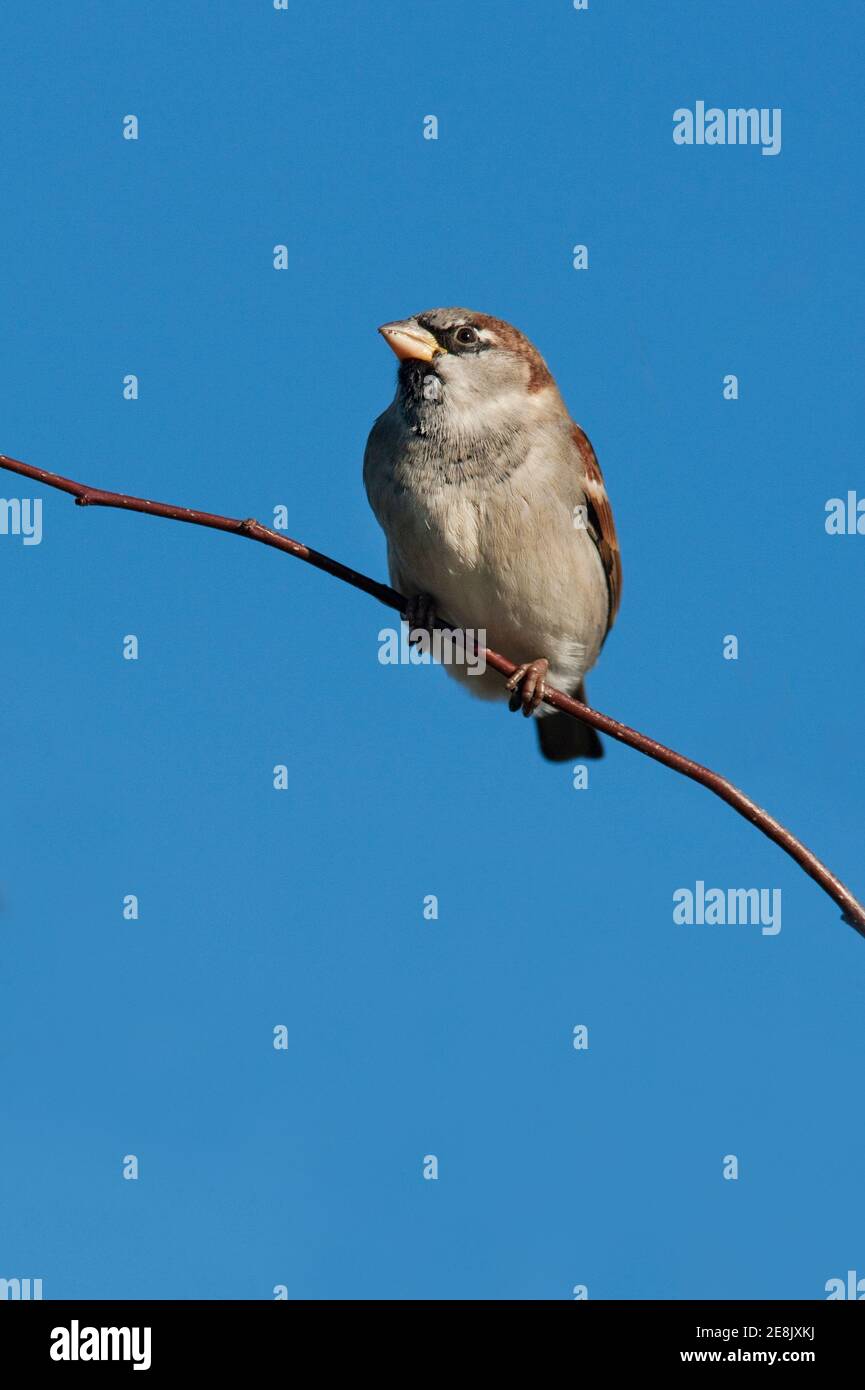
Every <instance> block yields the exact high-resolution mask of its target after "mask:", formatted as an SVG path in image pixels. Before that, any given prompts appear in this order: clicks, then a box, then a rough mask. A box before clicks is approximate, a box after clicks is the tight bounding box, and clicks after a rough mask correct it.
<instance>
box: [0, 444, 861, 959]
mask: <svg viewBox="0 0 865 1390" xmlns="http://www.w3.org/2000/svg"><path fill="white" fill-rule="evenodd" d="M0 468H5V469H7V470H8V471H9V472H10V473H20V474H21V475H22V476H23V477H25V478H31V479H33V481H34V482H37V483H43V484H44V485H45V486H46V487H53V488H58V489H59V490H60V491H61V492H68V493H70V494H71V495H72V496H73V497H74V498H75V501H76V503H77V504H78V505H79V506H81V507H119V508H120V509H121V510H123V511H128V512H144V513H145V514H146V515H148V516H162V517H166V518H167V519H168V520H169V521H186V522H189V523H190V524H191V525H193V526H209V527H210V528H211V529H212V530H214V531H229V532H231V533H232V534H234V535H236V536H246V537H247V538H248V539H249V540H252V541H260V542H261V544H262V545H270V546H273V548H274V549H275V550H284V551H286V552H287V553H288V554H289V555H293V556H294V557H295V559H297V560H304V561H305V562H306V563H307V564H308V565H314V566H315V568H316V569H320V570H324V571H325V573H326V574H332V575H333V576H334V578H336V579H341V580H343V582H344V583H346V584H351V585H353V587H354V588H355V589H362V590H363V592H364V593H365V594H370V595H371V596H372V597H373V598H377V599H378V600H379V601H380V602H381V603H384V604H386V605H387V607H388V608H394V609H396V611H397V612H398V613H404V612H405V609H406V600H405V598H404V597H403V595H402V594H398V593H397V592H396V590H395V589H390V588H388V586H387V585H386V584H379V583H378V582H377V581H376V580H375V579H370V578H368V576H367V575H365V574H359V573H358V572H357V570H353V569H349V567H348V566H347V565H341V564H340V563H339V561H338V560H332V559H331V558H330V556H328V555H322V554H321V552H320V551H318V550H311V549H310V548H309V546H308V545H303V543H302V542H301V541H295V540H292V539H291V538H290V537H289V536H282V535H279V533H278V532H276V531H271V530H269V529H268V528H267V527H266V526H262V525H261V523H260V522H258V521H255V520H254V519H252V518H250V519H248V520H246V521H239V520H237V519H236V518H234V517H230V516H218V515H216V514H214V513H212V512H200V511H196V510H195V509H194V508H192V507H175V506H172V505H171V504H170V503H167V502H150V501H148V500H147V499H146V498H144V497H128V496H126V495H124V494H123V493H120V492H105V491H104V490H103V489H102V488H95V487H87V486H86V485H85V484H84V483H76V482H73V481H72V479H71V478H62V477H61V476H60V475H59V474H58V473H49V472H48V471H47V470H46V469H44V468H34V467H33V466H32V465H31V464H29V463H20V462H19V461H18V460H17V459H12V458H7V457H6V455H5V454H0ZM480 650H481V651H482V653H483V656H484V658H485V660H486V662H487V665H489V666H492V667H493V669H494V670H495V671H499V672H500V673H501V675H503V676H506V677H507V676H512V675H513V674H514V672H515V671H516V669H517V667H516V666H515V664H514V662H512V661H509V660H508V658H507V657H506V656H502V655H500V653H499V652H494V651H492V650H491V649H490V648H489V647H487V648H484V649H480ZM544 699H545V700H546V703H547V704H548V705H552V706H553V708H554V709H558V710H562V711H563V713H565V714H570V715H573V716H574V718H575V719H581V720H582V722H583V723H584V724H591V725H592V726H593V727H594V728H595V729H599V730H600V731H601V733H604V734H608V735H609V736H610V738H614V739H617V740H618V742H619V743H626V744H628V746H629V747H630V748H636V749H637V751H638V752H640V753H645V754H646V756H647V757H649V758H654V759H655V761H656V762H659V763H664V764H665V765H666V766H667V767H671V768H673V770H674V771H675V772H680V773H681V774H682V775H683V776H684V777H690V778H691V779H692V781H694V782H700V783H701V784H702V785H703V786H704V787H708V789H709V791H712V792H714V793H715V795H716V796H719V797H720V798H721V800H722V801H726V802H727V804H728V806H732V807H733V810H734V811H738V813H739V815H740V816H744V817H745V820H747V821H750V823H751V824H752V825H754V826H756V828H757V829H758V830H762V832H763V834H764V835H767V836H768V837H769V839H770V840H774V841H775V844H776V845H780V847H781V849H783V850H784V852H785V853H786V854H789V855H790V858H791V859H795V861H796V863H797V864H798V865H799V867H800V868H802V869H804V870H805V873H806V874H809V875H810V877H811V878H813V879H814V881H815V883H818V884H819V885H820V887H821V888H822V889H823V891H824V892H826V893H828V894H829V897H830V898H832V899H833V900H834V901H835V902H836V903H837V904H838V906H839V907H840V908H841V915H842V917H843V919H844V921H845V922H847V923H848V924H849V925H850V926H851V927H854V928H855V929H856V931H858V932H859V933H860V935H861V936H863V937H865V907H863V905H862V903H860V902H859V901H858V900H857V899H856V898H854V896H853V894H852V893H851V892H850V890H849V888H846V887H845V885H844V884H843V883H842V882H841V880H840V879H839V878H837V877H836V875H835V874H833V873H832V872H831V870H830V869H828V868H827V867H826V865H825V864H823V863H821V861H820V860H819V859H818V858H817V856H816V855H815V854H812V853H811V851H810V850H809V849H807V848H806V846H805V845H803V844H802V842H801V840H797V839H796V837H795V835H793V834H791V832H790V831H789V830H787V828H786V827H785V826H783V825H781V823H780V821H777V820H775V818H774V816H770V815H769V813H768V812H767V811H764V810H763V808H762V807H761V806H758V805H757V804H756V802H754V801H752V800H751V798H750V797H748V796H745V794H744V792H741V791H740V790H739V788H738V787H735V786H734V785H733V783H732V782H728V781H727V779H726V777H721V776H720V774H719V773H717V772H712V770H711V769H710V768H708V767H703V766H702V765H701V764H700V763H695V762H694V761H693V760H692V759H691V758H685V757H683V755H682V754H681V753H677V752H675V750H674V749H672V748H667V747H665V746H664V744H663V743H658V742H657V741H656V740H655V739H653V738H649V737H648V736H647V735H646V734H641V733H638V732H637V730H636V729H630V728H629V727H628V726H627V724H620V723H619V721H618V720H617V719H611V718H610V716H609V715H608V714H601V712H600V710H596V709H591V708H590V707H589V706H588V705H584V704H582V703H581V702H580V701H579V700H574V699H572V698H571V696H570V695H565V694H563V692H562V691H561V690H554V689H552V688H551V687H548V688H547V690H546V694H545V696H544Z"/></svg>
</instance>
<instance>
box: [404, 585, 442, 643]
mask: <svg viewBox="0 0 865 1390" xmlns="http://www.w3.org/2000/svg"><path fill="white" fill-rule="evenodd" d="M402 616H403V617H404V618H405V620H406V622H407V623H408V640H409V642H410V643H417V642H420V641H422V640H423V636H424V634H426V633H429V634H432V632H433V631H434V630H435V628H436V627H437V626H438V619H437V617H436V610H435V599H433V598H432V596H431V595H430V594H413V595H412V596H411V598H410V599H409V601H408V603H407V604H406V610H405V612H404V613H403V615H402ZM415 633H417V636H415V635H414V634H415Z"/></svg>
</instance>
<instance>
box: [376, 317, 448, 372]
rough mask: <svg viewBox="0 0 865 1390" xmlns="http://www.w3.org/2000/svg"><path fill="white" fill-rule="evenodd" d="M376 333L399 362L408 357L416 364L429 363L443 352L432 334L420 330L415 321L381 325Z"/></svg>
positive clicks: (403, 320) (404, 320)
mask: <svg viewBox="0 0 865 1390" xmlns="http://www.w3.org/2000/svg"><path fill="white" fill-rule="evenodd" d="M378 331H379V333H380V334H381V336H382V337H383V338H384V340H385V342H386V343H387V345H388V347H389V348H391V349H392V350H393V351H394V352H395V353H396V355H397V357H398V358H399V359H400V361H401V362H402V361H403V360H404V359H405V358H408V357H411V358H414V359H415V360H416V361H418V362H431V361H432V360H433V358H434V357H435V356H436V354H437V353H439V352H444V351H445V349H444V348H443V347H440V346H439V344H438V343H437V342H436V340H435V338H434V337H433V335H432V333H428V332H427V331H426V329H425V328H421V326H420V324H419V323H418V322H417V321H416V320H415V319H401V320H400V321H399V322H397V323H383V324H382V326H381V328H380V329H379V330H378Z"/></svg>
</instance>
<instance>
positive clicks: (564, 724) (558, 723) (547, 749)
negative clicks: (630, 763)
mask: <svg viewBox="0 0 865 1390" xmlns="http://www.w3.org/2000/svg"><path fill="white" fill-rule="evenodd" d="M574 699H575V700H580V701H581V702H582V703H583V704H584V705H585V704H588V701H587V700H586V687H585V685H584V684H583V682H582V681H580V684H579V686H578V688H577V690H576V692H575V694H574ZM535 724H536V726H537V730H538V738H539V740H540V744H541V752H542V753H543V755H544V757H545V758H549V760H550V762H551V763H567V762H570V760H571V758H602V757H603V756H604V745H603V744H602V743H601V740H600V739H599V738H598V734H597V731H596V730H595V729H593V728H592V726H591V724H583V723H582V721H581V720H579V719H574V718H573V717H572V716H571V715H570V714H548V715H545V716H544V718H543V719H536V720H535Z"/></svg>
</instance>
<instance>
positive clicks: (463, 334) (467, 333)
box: [454, 324, 478, 347]
mask: <svg viewBox="0 0 865 1390" xmlns="http://www.w3.org/2000/svg"><path fill="white" fill-rule="evenodd" d="M454 338H455V339H456V341H457V342H458V343H459V344H460V346H461V347H468V346H469V344H470V343H476V342H477V340H478V335H477V333H476V332H475V330H474V329H473V328H470V327H469V325H468V324H464V325H463V327H462V328H458V329H457V331H456V333H455V334H454Z"/></svg>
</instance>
